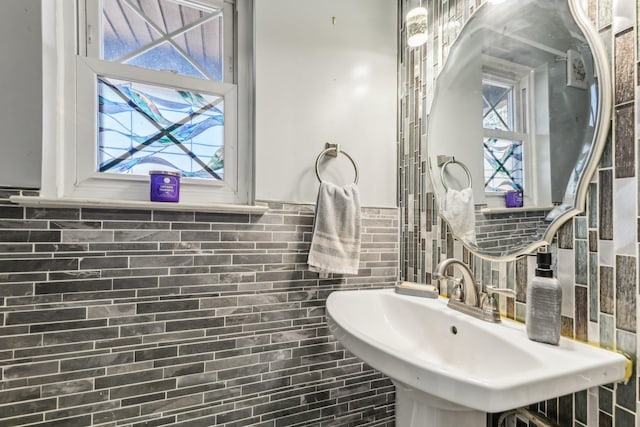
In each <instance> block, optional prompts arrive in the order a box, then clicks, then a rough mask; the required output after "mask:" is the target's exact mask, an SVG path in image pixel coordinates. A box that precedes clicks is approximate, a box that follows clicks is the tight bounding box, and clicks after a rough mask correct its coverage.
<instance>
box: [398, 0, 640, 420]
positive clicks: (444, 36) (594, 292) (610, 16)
mask: <svg viewBox="0 0 640 427" xmlns="http://www.w3.org/2000/svg"><path fill="white" fill-rule="evenodd" d="M481 3H484V0H446V1H436V2H427V4H426V7H428V10H429V16H430V18H429V26H430V30H429V31H430V33H431V37H430V38H429V41H428V42H427V44H426V45H424V46H422V47H420V48H413V49H410V48H408V47H406V46H402V48H401V52H400V71H399V72H400V82H399V94H400V95H399V106H400V108H399V109H400V111H399V120H398V123H399V128H400V132H399V145H400V147H399V155H398V159H399V160H400V164H399V171H400V187H399V192H398V194H399V197H400V201H399V203H400V219H401V227H400V233H401V234H400V247H401V248H402V256H401V263H400V270H401V271H400V274H401V278H402V279H403V280H411V281H420V282H426V283H429V282H430V281H431V272H432V271H433V268H434V266H435V265H436V264H437V263H438V262H439V261H440V260H441V259H444V258H447V257H451V256H458V257H461V258H462V259H463V260H464V261H465V262H467V263H468V264H469V265H470V266H471V267H472V269H473V270H474V275H475V277H476V278H478V279H479V280H480V281H481V282H482V283H484V284H488V283H493V284H494V285H495V284H496V282H497V283H498V284H499V285H500V286H504V287H510V288H512V289H513V288H515V291H516V298H515V299H511V298H508V299H507V301H506V303H505V302H502V305H501V310H502V311H503V313H504V314H506V315H507V316H508V317H512V318H515V319H517V320H520V321H523V320H524V315H525V310H526V287H527V282H528V278H529V276H530V275H531V274H532V268H533V260H532V259H531V258H532V257H527V256H525V257H521V258H518V259H517V260H515V261H512V262H509V263H507V265H506V268H505V266H504V265H503V263H492V262H488V261H484V260H479V259H478V258H477V257H476V256H474V255H473V254H471V253H469V252H468V251H466V250H462V252H461V253H462V255H459V254H460V251H459V246H460V243H459V242H457V241H454V239H453V238H452V236H451V232H450V230H448V229H447V226H446V224H444V223H443V222H442V221H440V220H439V219H438V217H437V209H438V208H437V205H436V203H435V201H434V197H433V193H432V189H431V185H430V182H429V180H428V174H427V173H426V172H427V170H426V165H425V160H426V158H427V156H426V154H427V147H426V141H427V135H428V132H429V129H428V127H427V121H426V115H427V114H428V111H427V107H428V106H429V105H430V103H431V99H432V97H433V88H434V81H435V76H436V75H437V72H438V70H439V69H440V68H441V66H442V63H443V60H444V58H446V56H447V54H448V51H449V49H450V47H451V43H452V42H453V40H454V39H455V37H456V36H457V33H456V32H457V31H459V29H460V28H462V26H463V25H462V24H464V22H466V20H467V19H469V17H470V16H471V15H472V14H473V12H474V11H475V10H476V9H477V8H478V7H479V6H480V5H481ZM576 3H579V4H584V5H585V6H586V11H587V13H588V16H589V18H590V19H591V21H592V22H593V23H594V25H596V28H597V30H598V32H599V34H600V37H601V40H602V41H603V42H604V45H605V49H606V50H607V51H608V52H607V53H608V55H609V65H610V67H611V68H610V69H611V74H612V76H613V78H614V91H613V95H614V106H613V107H614V108H613V112H612V117H611V120H612V122H611V127H610V131H609V135H608V139H607V143H606V146H605V148H604V151H603V154H602V156H601V159H600V163H599V167H598V171H597V172H596V174H595V175H594V177H593V178H592V181H591V183H590V185H589V191H588V195H587V201H586V206H585V213H584V214H583V215H581V216H578V217H575V218H574V219H573V220H572V221H569V222H568V223H567V224H566V225H565V226H563V227H562V228H561V229H560V230H559V231H558V233H557V234H556V236H555V238H554V241H553V244H552V245H551V246H550V250H551V251H552V253H553V254H554V259H555V260H556V263H555V265H554V269H555V270H556V274H557V277H558V278H559V279H561V281H562V285H563V290H564V296H563V300H564V303H563V316H562V334H563V335H564V336H567V337H570V338H574V339H579V340H583V341H589V342H591V343H594V344H599V345H600V346H602V347H607V348H618V349H622V350H624V351H625V352H627V353H628V354H629V355H630V357H631V358H632V360H633V361H634V362H637V354H638V343H637V337H636V334H637V319H636V315H637V298H638V250H639V249H640V246H639V243H638V242H640V219H639V218H638V217H639V215H638V210H639V208H638V205H639V203H640V198H639V197H638V194H637V193H638V191H639V189H638V181H637V179H638V176H637V175H638V174H637V168H638V163H639V162H640V160H638V156H639V154H638V150H637V148H636V147H637V144H638V141H637V132H636V126H637V124H636V122H635V119H634V117H635V116H636V108H637V107H636V105H637V104H636V102H638V99H637V96H636V93H637V90H638V86H639V83H638V78H639V76H638V75H637V73H638V70H639V69H640V65H639V64H638V63H637V62H636V61H637V59H636V57H637V51H638V46H639V45H640V38H639V35H638V31H637V30H636V28H637V23H638V16H640V0H615V1H612V0H587V1H585V2H576ZM414 6H415V2H411V1H409V0H402V1H401V8H402V11H401V13H400V16H404V14H405V13H406V11H408V10H409V9H410V8H412V7H414ZM401 31H404V28H402V29H401ZM412 170H414V171H415V172H414V173H415V174H417V175H419V176H420V178H421V179H420V180H418V181H416V184H415V185H414V184H411V185H409V183H413V182H414V176H413V175H412V174H411V173H410V171H412ZM414 200H425V201H426V202H427V203H424V204H418V205H417V206H416V205H415V204H414ZM503 271H504V272H507V273H505V274H503ZM510 276H512V278H510ZM487 357H490V356H487ZM637 375H638V373H637V372H636V371H635V370H634V373H633V375H632V379H631V381H630V382H629V384H627V385H621V384H610V385H607V386H603V387H597V388H594V389H590V390H586V391H584V392H580V393H576V394H573V395H570V396H559V397H557V398H555V399H551V400H548V401H546V402H539V403H537V404H535V405H532V409H534V410H539V411H540V412H542V413H543V414H546V415H547V416H548V417H550V418H552V419H553V420H555V421H556V422H557V423H559V424H560V425H561V426H563V427H565V426H575V427H579V426H600V427H606V426H618V427H631V426H635V425H636V423H637V422H640V418H638V412H639V411H640V409H639V408H640V402H639V401H638V391H637V384H638V378H637ZM517 425H518V426H526V425H527V423H526V422H525V421H524V420H518V422H517Z"/></svg>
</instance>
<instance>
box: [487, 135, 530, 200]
mask: <svg viewBox="0 0 640 427" xmlns="http://www.w3.org/2000/svg"><path fill="white" fill-rule="evenodd" d="M522 176H523V171H522V141H511V140H507V139H500V138H484V185H485V191H488V192H504V191H510V190H522V189H523V188H524V182H523V178H522Z"/></svg>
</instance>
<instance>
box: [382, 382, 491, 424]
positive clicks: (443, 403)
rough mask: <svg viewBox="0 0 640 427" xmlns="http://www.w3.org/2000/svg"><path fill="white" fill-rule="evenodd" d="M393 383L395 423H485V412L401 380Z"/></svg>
mask: <svg viewBox="0 0 640 427" xmlns="http://www.w3.org/2000/svg"><path fill="white" fill-rule="evenodd" d="M392 381H393V384H394V385H395V386H396V426H397V427H461V426H464V427H486V425H487V414H486V412H481V411H476V410H474V409H470V408H467V407H464V406H460V405H457V404H455V403H453V402H449V401H447V400H444V399H440V398H439V397H436V396H433V395H431V394H428V393H424V392H422V391H418V390H415V389H413V388H411V387H409V386H407V385H405V384H403V383H401V382H398V381H394V380H392Z"/></svg>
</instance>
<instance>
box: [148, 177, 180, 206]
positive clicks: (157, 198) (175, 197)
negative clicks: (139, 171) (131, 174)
mask: <svg viewBox="0 0 640 427" xmlns="http://www.w3.org/2000/svg"><path fill="white" fill-rule="evenodd" d="M149 175H150V176H151V188H150V190H151V201H152V202H173V203H178V201H179V200H180V174H179V173H178V172H169V171H151V172H149Z"/></svg>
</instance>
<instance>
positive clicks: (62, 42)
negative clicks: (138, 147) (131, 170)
mask: <svg viewBox="0 0 640 427" xmlns="http://www.w3.org/2000/svg"><path fill="white" fill-rule="evenodd" d="M216 1H219V0H199V2H200V3H213V2H216ZM83 2H84V0H79V1H78V2H75V1H69V0H55V1H50V0H43V2H42V7H43V51H44V54H43V55H44V56H43V74H44V76H45V77H44V91H43V122H44V132H43V160H44V161H43V180H42V188H41V194H40V195H41V197H43V198H45V199H61V200H86V199H97V200H105V201H109V202H110V203H111V204H113V203H114V202H115V203H117V202H122V204H123V205H126V204H127V202H129V201H136V202H138V201H143V202H148V200H149V179H148V177H144V176H135V175H119V174H108V173H99V172H96V171H95V169H96V167H97V166H96V165H97V143H96V139H97V131H96V130H97V101H96V99H97V82H96V76H97V75H104V76H107V77H114V78H121V79H128V80H131V81H138V82H141V83H149V84H154V85H160V86H167V87H177V88H182V89H191V90H201V91H202V92H205V93H213V94H217V95H222V96H224V100H225V101H224V102H225V171H224V179H223V181H222V182H220V181H210V182H204V180H198V179H185V178H183V179H182V182H181V191H180V203H178V204H171V205H177V206H173V207H174V208H175V209H178V208H179V205H188V206H194V205H203V206H208V205H216V204H220V205H228V204H232V205H253V203H254V189H253V169H254V166H253V158H254V154H253V152H254V150H253V78H252V75H253V70H252V65H253V61H252V58H253V52H252V45H253V36H252V33H253V18H252V14H253V7H252V1H251V0H237V4H236V9H237V13H236V14H235V16H234V17H233V19H234V21H235V22H234V24H235V25H237V28H238V31H237V38H236V39H235V40H234V45H233V49H234V52H235V54H236V55H235V56H236V61H235V65H236V66H235V67H234V68H233V70H231V69H226V70H225V74H226V75H227V76H231V77H232V78H233V81H234V83H233V84H231V83H220V82H212V81H209V80H201V79H196V78H191V77H186V76H177V75H175V74H173V73H170V72H160V73H154V76H153V77H151V78H150V77H149V74H148V73H146V72H145V70H144V69H142V68H138V67H133V66H126V65H122V64H113V63H109V62H107V61H101V60H99V59H97V58H92V57H87V56H85V55H81V54H79V53H83V49H82V48H81V47H82V46H84V38H83V37H78V34H79V33H83V32H81V31H80V30H79V28H86V29H88V31H89V35H90V38H91V33H93V32H94V31H95V29H91V28H90V27H88V26H87V21H86V20H85V19H84V18H83V14H84V9H83V8H82V7H81V4H82V3H83ZM88 2H89V3H88V4H91V3H95V0H88ZM225 59H227V58H225ZM225 62H226V61H225ZM225 68H226V67H225ZM227 76H225V80H226V79H227ZM233 123H235V125H232V124H233ZM88 141H89V142H88ZM54 159H55V160H54ZM52 160H53V161H52ZM125 207H126V206H125Z"/></svg>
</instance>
